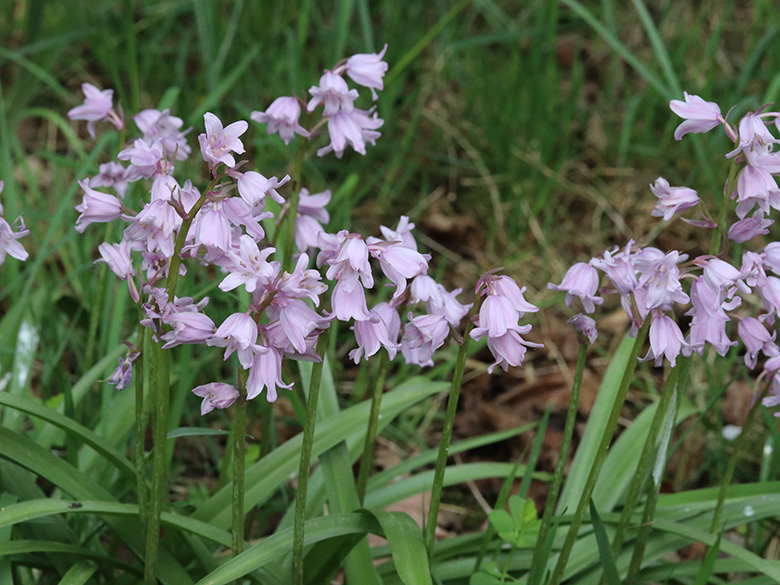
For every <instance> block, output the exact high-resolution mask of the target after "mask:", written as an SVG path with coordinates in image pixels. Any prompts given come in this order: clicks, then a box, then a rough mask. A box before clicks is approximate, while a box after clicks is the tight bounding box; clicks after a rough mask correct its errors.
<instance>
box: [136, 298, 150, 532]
mask: <svg viewBox="0 0 780 585" xmlns="http://www.w3.org/2000/svg"><path fill="white" fill-rule="evenodd" d="M138 313H139V317H138V321H139V324H138V342H137V343H138V353H139V355H138V359H137V360H136V363H135V365H134V368H135V372H134V379H135V384H134V388H135V441H134V442H133V464H134V465H135V481H136V498H138V511H139V515H140V521H141V530H145V529H146V510H147V497H148V494H147V492H146V454H145V452H144V439H145V437H146V424H145V422H146V421H144V369H145V367H146V362H147V356H146V354H145V353H144V346H145V345H146V343H145V337H146V335H147V331H148V329H147V328H146V327H144V326H143V325H141V324H140V321H141V319H142V317H141V308H140V307H139V309H138Z"/></svg>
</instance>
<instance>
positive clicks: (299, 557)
mask: <svg viewBox="0 0 780 585" xmlns="http://www.w3.org/2000/svg"><path fill="white" fill-rule="evenodd" d="M329 332H330V330H329V329H326V330H325V331H324V332H323V333H322V334H321V335H320V338H319V339H318V340H317V350H316V351H317V354H318V355H320V356H322V361H320V362H318V363H315V364H314V365H313V366H312V369H311V382H310V383H309V397H308V400H307V401H306V423H305V425H304V427H303V442H302V444H301V462H300V465H299V467H298V489H297V490H296V494H295V520H294V522H293V558H292V577H293V581H292V582H293V585H303V537H304V527H305V524H306V492H307V490H308V486H309V469H310V467H311V450H312V446H313V445H314V423H315V421H316V420H317V401H318V400H319V397H320V382H321V381H322V367H323V364H324V362H325V352H326V351H327V348H328V336H329Z"/></svg>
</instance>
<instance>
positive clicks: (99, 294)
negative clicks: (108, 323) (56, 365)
mask: <svg viewBox="0 0 780 585" xmlns="http://www.w3.org/2000/svg"><path fill="white" fill-rule="evenodd" d="M112 227H113V226H112V224H111V222H109V223H107V224H106V229H105V230H104V231H103V241H104V242H107V241H108V240H109V239H111V229H112ZM99 272H100V274H98V282H97V286H96V287H95V295H94V296H93V297H92V311H90V314H89V335H87V348H86V350H85V351H84V364H85V371H86V370H88V369H89V368H91V367H92V360H93V358H94V357H95V344H96V343H97V337H98V336H97V328H98V323H100V321H101V319H102V317H103V300H104V297H105V296H106V281H107V280H108V264H105V263H104V264H103V265H102V266H101V267H100V269H99Z"/></svg>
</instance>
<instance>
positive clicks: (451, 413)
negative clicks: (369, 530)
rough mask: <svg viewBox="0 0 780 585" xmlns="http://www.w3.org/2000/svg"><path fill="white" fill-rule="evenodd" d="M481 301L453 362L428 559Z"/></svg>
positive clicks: (428, 528) (428, 529)
mask: <svg viewBox="0 0 780 585" xmlns="http://www.w3.org/2000/svg"><path fill="white" fill-rule="evenodd" d="M481 304H482V303H481V301H477V302H475V303H474V306H473V307H472V308H471V311H470V312H469V314H468V316H467V317H466V330H465V331H464V332H463V343H461V345H460V348H459V349H458V357H457V360H456V362H455V371H454V372H453V374H452V387H451V388H450V396H449V399H448V401H447V414H446V415H445V416H444V428H443V429H442V431H441V442H440V443H439V453H438V455H437V457H436V469H435V471H434V473H433V486H432V487H431V507H430V508H429V509H428V521H427V524H426V525H425V548H426V549H427V550H428V557H432V556H433V545H434V542H435V541H436V525H437V521H438V518H439V505H440V504H441V492H442V488H443V487H444V469H445V468H446V466H447V457H448V455H449V450H450V440H451V439H452V427H453V425H454V423H455V413H456V412H457V410H458V397H459V396H460V383H461V380H462V379H463V371H464V370H465V368H466V357H467V356H468V350H469V341H471V336H470V335H469V333H470V332H471V328H472V327H473V326H474V322H473V321H472V317H473V316H474V315H475V314H476V311H478V310H479V306H480V305H481Z"/></svg>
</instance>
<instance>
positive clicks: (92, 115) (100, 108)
mask: <svg viewBox="0 0 780 585" xmlns="http://www.w3.org/2000/svg"><path fill="white" fill-rule="evenodd" d="M81 91H83V92H84V103H83V104H81V105H80V106H76V107H75V108H71V109H70V110H68V118H70V119H71V120H86V121H87V132H89V135H90V136H91V137H92V138H94V137H95V125H96V124H97V123H98V122H102V121H104V120H105V121H107V122H110V123H111V124H113V125H114V126H115V127H116V129H117V130H121V129H122V128H123V127H124V125H125V122H124V118H123V116H122V112H121V110H120V111H119V112H116V111H115V110H114V107H113V104H112V100H113V97H114V90H113V89H106V90H103V91H101V90H99V89H98V88H97V87H95V86H94V85H92V84H91V83H82V84H81Z"/></svg>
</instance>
